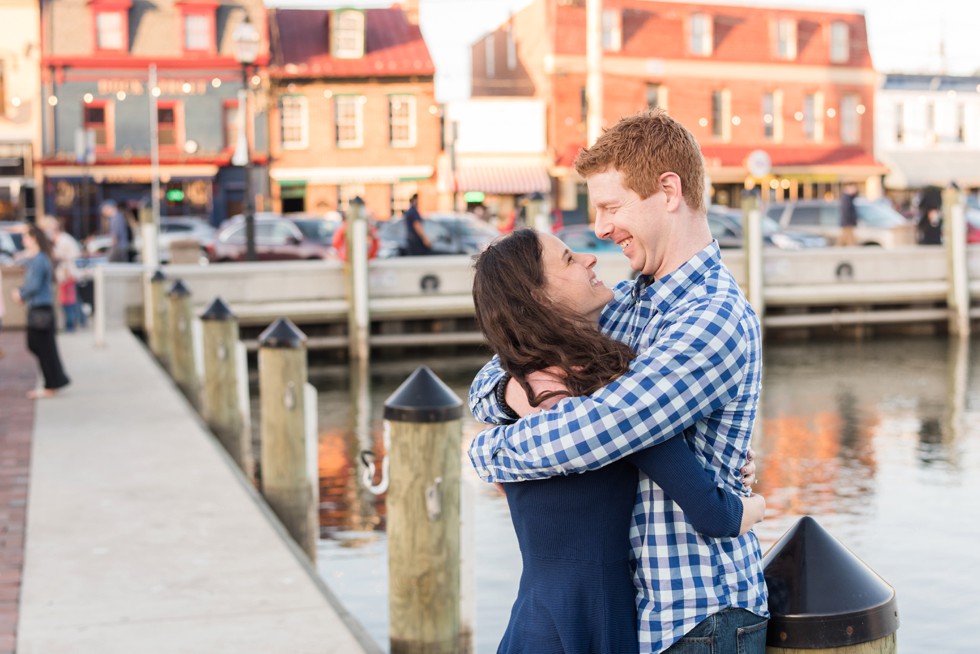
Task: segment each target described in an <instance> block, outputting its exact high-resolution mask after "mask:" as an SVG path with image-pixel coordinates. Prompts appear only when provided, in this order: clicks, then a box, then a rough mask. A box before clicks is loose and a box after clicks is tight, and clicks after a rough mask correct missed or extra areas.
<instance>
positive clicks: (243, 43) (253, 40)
mask: <svg viewBox="0 0 980 654" xmlns="http://www.w3.org/2000/svg"><path fill="white" fill-rule="evenodd" d="M232 39H233V40H234V42H235V60H236V61H237V62H238V63H239V64H241V66H242V91H243V93H242V106H241V109H240V111H241V112H242V115H243V116H244V117H245V120H242V121H241V123H240V129H241V130H242V131H243V133H242V134H241V135H239V139H240V140H241V139H244V141H243V142H244V145H245V147H244V155H245V156H244V161H243V162H242V163H241V164H240V165H243V166H244V167H245V259H246V260H248V261H255V258H256V257H255V206H254V204H253V199H252V154H251V152H250V151H249V147H248V86H249V83H248V67H249V66H250V65H252V64H253V63H255V57H256V55H258V53H259V32H258V30H256V29H255V26H254V25H252V22H251V21H250V20H249V19H248V14H246V15H245V18H244V20H242V22H240V23H239V24H238V27H236V28H235V32H234V34H233V35H232ZM233 163H238V162H237V161H235V162H233Z"/></svg>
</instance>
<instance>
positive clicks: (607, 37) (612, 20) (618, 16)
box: [602, 9, 623, 52]
mask: <svg viewBox="0 0 980 654" xmlns="http://www.w3.org/2000/svg"><path fill="white" fill-rule="evenodd" d="M622 48H623V15H622V13H620V11H619V10H618V9H605V10H603V12H602V49H603V50H608V51H609V52H619V51H620V50H622Z"/></svg>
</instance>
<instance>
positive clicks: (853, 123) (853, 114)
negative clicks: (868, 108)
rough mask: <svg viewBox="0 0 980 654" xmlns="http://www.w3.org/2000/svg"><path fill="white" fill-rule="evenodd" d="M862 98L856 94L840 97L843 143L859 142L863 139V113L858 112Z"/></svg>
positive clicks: (841, 138)
mask: <svg viewBox="0 0 980 654" xmlns="http://www.w3.org/2000/svg"><path fill="white" fill-rule="evenodd" d="M859 104H861V101H860V98H858V96H856V95H845V96H844V97H842V98H841V99H840V140H841V143H848V144H853V143H858V142H860V141H861V114H859V113H858V105H859Z"/></svg>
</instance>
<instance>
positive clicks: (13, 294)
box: [10, 288, 24, 304]
mask: <svg viewBox="0 0 980 654" xmlns="http://www.w3.org/2000/svg"><path fill="white" fill-rule="evenodd" d="M10 297H11V298H12V299H13V301H14V302H16V303H17V304H24V299H23V298H22V297H21V296H20V289H19V288H15V289H14V290H12V291H10Z"/></svg>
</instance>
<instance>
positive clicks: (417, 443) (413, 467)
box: [384, 367, 462, 654]
mask: <svg viewBox="0 0 980 654" xmlns="http://www.w3.org/2000/svg"><path fill="white" fill-rule="evenodd" d="M461 416H462V402H461V401H460V399H459V398H458V397H456V395H455V394H454V393H453V392H452V391H451V390H450V389H449V388H448V387H447V386H446V385H445V384H443V383H442V381H441V380H440V379H439V378H438V377H436V376H435V375H434V374H433V373H432V372H431V371H430V370H429V369H428V368H426V367H421V368H418V369H417V370H416V371H415V372H414V373H412V375H411V376H410V377H409V378H408V379H407V380H405V382H404V383H403V384H402V385H401V387H399V389H398V390H397V391H395V393H394V394H393V395H392V396H391V397H390V398H388V400H387V401H386V402H385V412H384V417H385V420H386V424H385V428H386V429H388V430H390V438H391V449H390V450H389V452H388V456H389V457H391V458H390V464H389V466H390V467H389V473H390V485H389V487H388V495H387V499H386V507H387V512H388V575H389V620H390V627H389V634H390V646H391V647H390V649H391V654H422V653H425V654H452V653H454V652H457V651H459V650H460V647H461V642H460V641H461V630H460V595H459V591H460V523H459V518H460V515H459V512H460V466H461V464H460V456H461V451H460V449H461V446H460V443H461V440H462V422H461Z"/></svg>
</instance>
